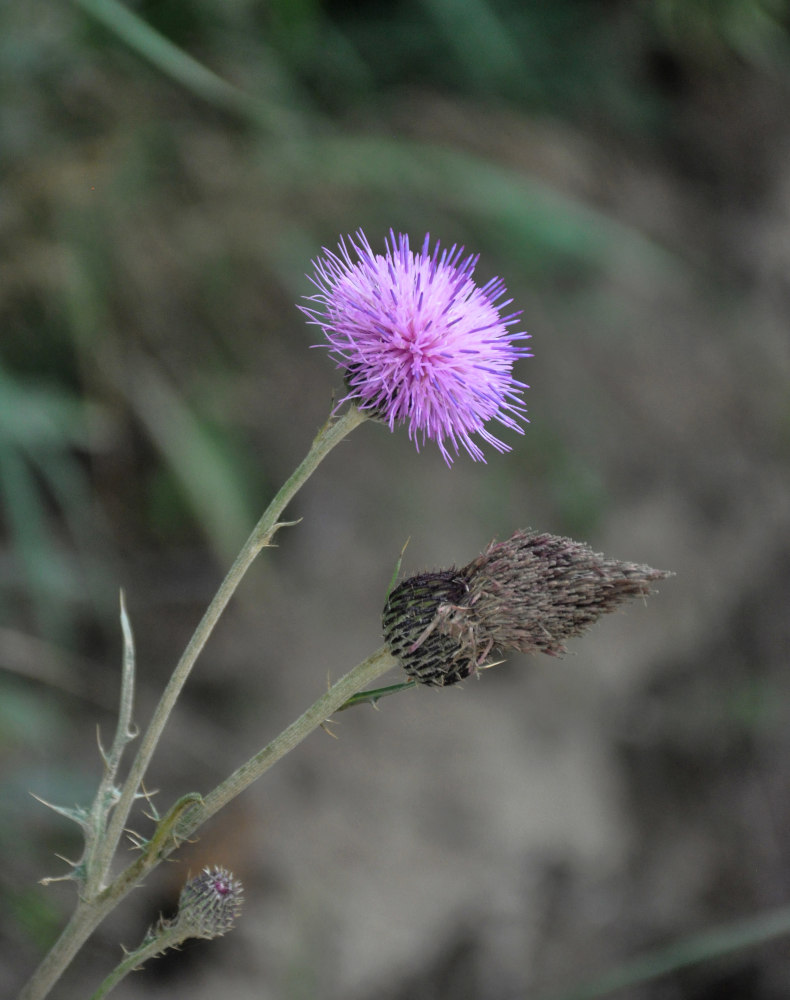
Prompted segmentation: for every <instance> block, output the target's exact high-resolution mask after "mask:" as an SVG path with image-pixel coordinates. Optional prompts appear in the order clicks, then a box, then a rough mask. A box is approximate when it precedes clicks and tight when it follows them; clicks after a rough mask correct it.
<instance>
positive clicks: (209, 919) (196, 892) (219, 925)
mask: <svg viewBox="0 0 790 1000" xmlns="http://www.w3.org/2000/svg"><path fill="white" fill-rule="evenodd" d="M243 892H244V887H243V886H242V884H241V882H240V881H239V880H238V879H236V878H234V877H233V875H232V874H231V873H230V872H229V871H227V869H225V868H218V867H216V866H215V867H213V868H204V869H203V871H202V872H201V873H200V874H199V875H198V876H197V877H196V878H193V879H190V880H189V882H187V883H186V885H185V886H184V888H183V889H182V890H181V896H180V897H179V900H178V915H177V916H176V918H175V921H174V924H175V925H177V926H178V929H179V930H180V931H183V932H184V937H196V938H215V937H220V936H221V935H223V934H227V932H228V931H229V930H231V929H232V927H233V924H234V921H235V920H236V917H238V915H239V913H241V905H242V903H243V902H244V897H243V895H242V893H243Z"/></svg>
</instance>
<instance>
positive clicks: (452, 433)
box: [300, 230, 531, 465]
mask: <svg viewBox="0 0 790 1000" xmlns="http://www.w3.org/2000/svg"><path fill="white" fill-rule="evenodd" d="M477 261H478V258H477V257H476V256H468V257H464V248H463V247H457V246H452V247H451V248H450V249H449V250H442V251H441V253H440V251H439V243H438V242H437V243H436V245H435V247H434V249H433V251H431V249H430V236H429V235H426V237H425V240H424V242H423V245H422V250H421V251H420V253H413V252H412V251H411V250H410V249H409V237H408V236H404V235H399V236H398V237H397V238H396V237H395V233H394V232H393V231H392V230H390V237H389V242H388V243H387V244H386V252H385V253H384V254H376V253H374V252H373V250H372V249H371V247H370V244H369V243H368V240H367V238H366V237H365V234H364V233H363V232H362V231H361V230H360V231H359V232H357V234H356V239H354V238H352V237H349V238H348V243H346V241H345V240H341V242H340V245H339V252H338V253H333V252H332V251H330V250H326V249H325V250H324V256H323V257H321V258H320V259H318V260H316V261H314V262H313V266H314V269H315V271H314V275H313V277H312V278H311V280H312V282H313V284H314V285H315V286H316V288H317V289H318V293H317V294H315V295H311V296H306V298H307V301H308V302H311V303H313V304H312V305H310V306H300V308H301V309H302V311H303V312H304V313H305V314H306V315H307V316H308V318H309V321H310V322H311V323H314V324H316V325H317V326H320V327H321V328H322V329H323V331H324V334H325V336H326V339H327V341H328V343H329V345H330V348H331V355H332V357H333V358H334V359H335V361H336V362H337V366H338V368H340V369H341V370H342V371H343V373H344V376H345V380H346V386H347V388H348V394H347V395H346V396H345V397H344V400H343V402H345V401H346V400H350V401H352V402H353V403H354V404H355V405H356V406H357V407H358V408H359V409H360V410H361V411H362V412H365V413H368V414H369V415H370V416H374V417H377V418H379V419H381V420H383V421H384V422H385V423H386V424H387V425H388V426H389V428H390V430H393V429H394V428H395V425H396V424H402V423H406V424H408V427H409V437H410V438H411V439H412V440H413V441H414V442H415V443H416V445H417V447H418V449H419V447H420V445H421V444H424V443H425V440H426V438H430V439H431V440H434V441H436V443H437V444H438V446H439V450H440V451H441V453H442V455H443V456H444V459H445V461H446V462H447V464H448V465H450V464H451V463H452V460H453V454H451V452H450V448H451V449H452V451H453V452H454V454H456V455H457V454H458V452H459V446H463V447H464V448H465V449H466V451H467V452H468V453H469V454H470V455H471V456H472V458H473V459H475V460H476V461H485V458H484V456H483V452H482V449H481V448H480V447H479V445H478V444H477V443H476V442H475V441H473V440H472V435H473V434H476V435H478V436H479V437H480V438H481V439H482V440H483V441H485V442H487V443H488V444H490V445H492V447H494V448H496V449H497V450H498V451H509V450H510V448H509V446H508V445H506V444H505V443H504V442H502V441H500V440H499V439H498V438H496V437H494V435H493V434H491V432H490V431H488V430H486V428H485V424H486V423H488V421H490V420H496V421H497V422H498V423H500V424H502V425H503V426H505V427H509V428H510V429H511V430H515V431H518V432H519V433H523V429H522V427H521V426H520V424H519V421H523V420H525V419H526V418H525V413H526V409H525V407H524V406H523V404H522V403H521V401H520V396H521V392H522V389H524V388H526V386H525V385H524V384H523V383H522V382H517V381H516V380H515V379H514V378H513V374H512V371H513V363H514V362H515V361H516V360H518V359H519V358H523V357H529V356H530V353H531V352H530V351H529V349H528V348H527V347H524V346H519V345H518V344H517V342H518V341H523V340H526V339H528V336H529V335H528V334H526V333H521V332H519V333H515V332H510V331H509V327H511V326H513V325H515V324H516V323H517V322H518V319H519V316H520V315H521V314H520V313H518V312H514V313H510V314H508V315H506V316H501V315H500V311H501V310H502V309H504V308H505V307H506V306H508V305H509V304H510V302H511V301H512V300H510V299H507V300H505V299H504V296H505V295H506V289H505V285H504V282H503V281H502V280H501V279H500V278H492V279H491V280H490V281H489V282H487V283H486V284H485V285H482V286H479V285H476V284H475V282H474V280H473V278H472V275H473V273H474V269H475V266H476V265H477Z"/></svg>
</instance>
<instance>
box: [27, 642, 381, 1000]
mask: <svg viewBox="0 0 790 1000" xmlns="http://www.w3.org/2000/svg"><path fill="white" fill-rule="evenodd" d="M395 665H396V661H395V659H394V658H393V657H392V655H391V654H390V653H389V651H388V650H387V648H386V646H382V647H381V648H380V649H378V650H376V652H375V653H373V654H372V655H371V656H369V657H368V658H367V659H366V660H363V661H362V663H359V664H357V666H356V667H354V669H353V670H350V671H349V672H348V673H347V674H345V675H344V676H343V677H341V678H340V680H338V681H337V682H336V683H335V684H333V685H332V687H331V688H329V690H328V691H327V692H326V693H325V694H323V695H321V697H320V698H319V699H318V700H317V701H316V702H314V703H313V704H312V705H311V706H310V708H308V709H307V711H306V712H303V713H302V715H300V716H299V718H298V719H297V720H296V721H295V722H293V723H291V725H290V726H288V728H287V729H285V730H283V732H282V733H280V735H279V736H276V737H275V738H274V739H273V740H272V741H271V743H268V744H267V745H266V746H265V747H264V748H263V749H262V750H260V751H259V752H258V753H257V754H255V755H254V756H253V757H251V758H250V759H249V760H248V761H247V762H246V764H242V766H241V767H239V768H238V769H237V770H236V771H234V772H233V774H232V775H231V776H230V777H229V778H227V779H226V780H225V781H223V782H222V783H221V784H219V785H218V786H217V787H216V788H215V789H214V790H213V791H212V792H209V794H208V795H206V796H205V798H201V797H200V796H199V795H197V794H196V793H191V794H189V795H185V796H183V797H182V798H180V799H179V800H178V801H177V802H176V803H175V805H174V806H173V807H172V808H171V809H170V810H169V811H168V813H167V815H166V816H165V818H164V819H163V820H162V823H161V824H160V827H164V828H165V829H164V832H165V833H167V834H168V836H166V837H165V836H163V835H160V829H159V827H158V828H157V832H156V833H155V835H154V837H153V838H152V840H151V841H150V843H149V844H148V846H147V847H146V849H145V851H144V853H143V854H141V855H140V857H138V858H137V859H136V860H135V861H134V862H133V863H132V864H131V865H129V866H128V868H126V869H125V870H124V871H122V872H121V873H120V875H118V876H117V878H116V879H115V881H114V882H112V884H111V885H109V886H108V887H107V888H106V889H105V890H104V891H103V892H102V893H100V894H99V896H98V897H97V898H96V899H95V900H93V901H91V902H85V901H80V903H79V904H78V906H77V909H76V911H75V912H74V914H73V916H72V918H71V920H70V921H69V923H68V925H67V926H66V928H65V930H64V931H63V933H62V934H61V936H60V940H59V941H58V942H57V943H56V944H55V946H54V947H53V948H52V949H51V951H50V952H49V954H48V955H47V956H46V957H45V959H44V961H43V962H42V964H41V966H39V968H38V970H37V971H36V973H35V975H34V977H33V978H32V979H31V980H30V982H29V983H28V985H27V986H26V987H25V989H24V990H23V991H22V993H21V994H20V995H19V1000H40V998H43V997H44V996H46V994H47V992H48V991H49V989H50V987H51V986H52V985H53V984H54V983H55V982H56V981H57V979H58V978H59V976H60V974H61V973H62V971H63V969H64V968H65V967H66V965H68V963H69V961H71V959H72V958H73V956H74V955H75V954H76V952H77V951H78V950H79V949H80V947H81V946H82V944H83V943H84V942H85V941H86V940H87V938H88V937H89V936H90V934H91V933H92V932H93V930H94V929H95V928H96V927H97V926H98V925H99V924H100V923H101V922H102V920H104V918H105V917H106V916H107V914H108V913H110V911H111V910H113V909H114V908H115V907H116V906H117V905H118V903H120V902H121V900H122V899H123V898H124V897H125V896H127V895H128V893H129V892H131V890H132V889H134V887H135V886H136V885H138V884H139V883H140V881H141V880H142V879H143V878H144V877H145V876H146V875H147V874H148V873H149V872H151V871H152V870H153V869H154V868H156V866H157V865H158V864H159V863H160V862H161V861H164V859H165V858H166V857H167V856H168V855H169V854H172V852H173V851H174V850H175V849H176V848H177V847H178V846H179V844H181V843H182V841H183V840H184V839H185V838H186V837H189V836H190V835H191V834H193V833H194V832H195V831H196V830H197V829H198V828H199V827H200V826H201V825H202V824H203V823H205V822H206V820H208V819H209V818H210V817H211V816H213V815H214V814H215V813H216V812H218V811H219V810H220V809H221V808H222V807H223V806H225V805H227V803H228V802H230V801H231V799H233V798H235V797H236V796H237V795H239V794H240V793H241V792H243V791H244V789H246V788H248V787H249V785H251V784H252V782H253V781H256V780H257V779H258V778H260V777H261V775H263V774H264V773H265V772H266V771H268V770H269V768H270V767H271V766H272V765H273V764H275V763H276V762H277V761H278V760H280V758H281V757H283V756H285V754H286V753H288V751H289V750H293V748H294V747H295V746H297V745H298V744H299V743H301V742H302V740H304V739H305V737H307V736H309V735H310V733H312V732H314V730H316V729H317V728H318V727H319V726H321V725H322V723H324V722H326V721H327V720H328V719H329V717H330V716H331V715H332V714H333V713H334V712H336V711H337V709H338V708H340V706H341V705H343V704H345V703H346V702H347V701H348V699H349V698H351V697H352V696H353V695H354V694H356V692H358V691H360V690H362V689H363V688H364V687H366V686H367V685H368V684H372V683H373V682H374V681H375V680H376V679H377V678H378V677H381V676H382V674H384V673H386V672H387V670H389V669H390V668H391V667H393V666H395ZM190 806H191V808H190ZM175 817H177V818H178V822H173V819H174V818H175Z"/></svg>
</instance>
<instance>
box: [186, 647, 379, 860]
mask: <svg viewBox="0 0 790 1000" xmlns="http://www.w3.org/2000/svg"><path fill="white" fill-rule="evenodd" d="M397 662H398V661H397V660H396V659H395V658H394V657H393V656H392V654H391V653H390V652H389V650H388V649H387V647H386V646H382V647H381V648H380V649H377V650H376V652H375V653H373V654H372V655H371V656H369V657H368V658H367V659H366V660H363V661H362V663H359V664H357V666H356V667H354V669H353V670H349V672H348V673H347V674H345V675H344V676H343V677H341V678H340V680H339V681H337V682H336V683H335V684H333V685H332V687H331V688H330V689H329V690H328V691H327V692H326V694H324V695H322V696H321V697H320V698H319V699H318V700H317V701H316V702H314V703H313V704H312V705H311V706H310V708H308V709H307V711H306V712H303V713H302V715H300V716H299V718H298V719H297V720H296V721H295V722H292V723H291V725H290V726H288V728H287V729H285V730H283V732H282V733H280V735H279V736H277V737H275V739H273V740H272V741H271V743H268V744H267V745H266V746H265V747H264V748H263V749H262V750H259V751H258V753H256V754H255V755H254V756H253V757H250V759H249V760H248V761H247V762H246V763H245V764H242V765H241V767H239V768H237V769H236V770H235V771H234V772H233V774H231V775H230V777H228V778H226V779H225V781H223V782H221V783H220V784H219V785H217V787H216V788H215V789H214V790H213V791H211V792H209V793H208V795H205V796H204V797H203V799H202V801H200V802H198V803H196V804H195V805H193V806H192V808H191V809H190V810H189V811H188V812H187V813H185V815H184V817H183V819H182V820H181V821H180V822H179V823H178V825H177V827H176V831H175V832H176V834H177V838H176V841H177V842H176V843H174V844H173V845H172V847H171V848H170V850H169V851H168V853H170V851H172V850H174V849H175V847H176V846H177V843H178V842H180V841H181V840H183V839H185V838H187V837H189V836H191V834H193V833H194V832H195V830H197V829H198V827H200V826H202V825H203V823H205V822H206V820H208V819H210V818H211V817H212V816H213V815H214V814H215V813H216V812H219V810H220V809H222V808H223V807H224V806H226V805H227V804H228V802H230V801H231V799H235V798H236V796H237V795H239V794H240V793H241V792H243V791H244V790H245V788H248V787H249V786H250V785H251V784H252V783H253V782H254V781H257V780H258V778H260V777H261V775H263V774H265V773H266V772H267V771H268V770H269V768H270V767H271V766H272V765H273V764H276V763H277V761H278V760H280V758H281V757H284V756H285V754H287V753H288V752H289V750H293V748H294V747H295V746H297V745H298V744H299V743H301V742H302V740H303V739H304V738H305V737H306V736H309V734H310V733H312V732H313V730H315V729H317V728H318V727H319V726H320V725H322V724H323V723H324V722H326V721H327V719H329V717H330V716H331V715H332V714H333V713H334V712H337V711H338V709H339V708H341V707H342V706H343V705H345V704H346V702H348V700H349V699H350V698H352V697H353V696H354V695H355V694H356V693H357V692H358V691H360V690H361V689H362V688H364V687H366V686H367V685H368V684H372V683H373V681H375V680H376V679H377V678H378V677H381V676H382V674H385V673H386V672H387V671H388V670H390V669H392V667H395V666H397Z"/></svg>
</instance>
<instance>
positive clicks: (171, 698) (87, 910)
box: [19, 407, 367, 1000]
mask: <svg viewBox="0 0 790 1000" xmlns="http://www.w3.org/2000/svg"><path fill="white" fill-rule="evenodd" d="M366 419H367V418H366V417H365V415H364V414H362V413H360V412H359V411H358V410H357V409H356V408H354V407H352V408H351V409H349V410H347V411H346V412H345V413H344V414H343V415H342V416H340V417H337V418H333V417H330V419H329V420H328V421H327V422H326V424H324V426H323V427H322V428H321V430H320V431H319V432H318V434H317V435H316V438H315V440H314V441H313V443H312V445H311V446H310V450H309V452H308V453H307V456H306V457H305V459H304V461H303V462H302V463H301V464H300V465H299V467H298V468H297V469H296V471H295V472H294V473H293V475H292V476H291V477H290V479H289V480H288V481H287V482H286V483H285V484H284V485H283V487H282V489H280V491H279V492H278V494H277V495H276V496H275V498H274V499H273V500H272V502H271V503H270V504H269V506H268V508H267V509H266V511H265V513H264V514H263V516H262V517H261V519H260V521H258V523H257V524H256V525H255V528H254V529H253V531H252V534H251V535H250V537H249V538H248V539H247V541H246V542H245V544H244V547H243V548H242V550H241V552H240V553H239V555H238V557H237V558H236V561H235V562H234V563H233V565H232V566H231V568H230V570H229V572H228V574H227V576H226V577H225V579H224V580H223V581H222V584H221V585H220V588H219V590H218V591H217V593H216V595H215V596H214V599H213V600H212V601H211V604H209V606H208V608H207V609H206V612H205V614H204V615H203V618H202V619H201V621H200V624H199V625H198V627H197V628H196V630H195V632H194V634H193V636H192V638H191V639H190V640H189V643H188V644H187V647H186V649H185V650H184V653H183V655H182V657H181V659H180V660H179V662H178V664H177V665H176V668H175V670H174V671H173V675H172V677H171V678H170V681H169V682H168V685H167V687H166V688H165V690H164V692H163V694H162V697H161V699H160V701H159V704H158V705H157V707H156V709H155V711H154V714H153V717H152V719H151V722H150V723H149V726H148V729H147V731H146V733H145V735H144V736H143V739H142V742H141V744H140V748H139V750H138V752H137V756H136V757H135V760H134V762H133V764H132V767H131V769H130V771H129V775H128V777H127V779H126V781H125V783H124V786H123V789H122V791H121V795H120V798H119V799H118V803H117V805H116V806H115V809H114V810H113V812H112V816H111V818H110V821H109V823H108V825H107V830H106V833H105V835H104V837H103V838H102V843H101V847H100V848H98V849H97V850H96V853H95V854H94V856H93V862H94V865H95V868H94V872H95V873H98V874H94V875H93V876H92V878H91V885H95V886H97V888H99V887H100V886H101V885H102V884H103V883H104V882H105V881H106V879H107V877H108V874H109V870H110V866H111V864H112V859H113V857H114V855H115V851H116V849H117V847H118V843H119V841H120V839H121V835H122V834H123V831H124V828H125V827H126V824H127V821H128V818H129V813H130V811H131V808H132V806H133V804H134V801H135V798H136V797H137V794H138V791H139V789H140V785H141V782H142V780H143V777H144V776H145V772H146V770H147V769H148V765H149V764H150V762H151V757H152V756H153V753H154V750H155V749H156V746H157V744H158V742H159V739H160V737H161V735H162V731H163V730H164V728H165V724H166V723H167V720H168V717H169V716H170V713H171V712H172V710H173V707H174V705H175V703H176V700H177V698H178V696H179V694H180V693H181V690H182V688H183V686H184V684H185V683H186V680H187V678H188V677H189V674H190V672H191V670H192V667H193V666H194V664H195V661H196V660H197V658H198V656H199V654H200V652H201V650H202V649H203V647H204V646H205V644H206V642H207V640H208V638H209V636H210V635H211V633H212V631H213V629H214V626H215V625H216V623H217V621H218V619H219V617H220V615H221V614H222V612H223V611H224V610H225V607H226V606H227V604H228V601H229V600H230V599H231V597H232V596H233V594H234V592H235V590H236V588H237V587H238V585H239V583H240V582H241V580H242V578H243V576H244V574H245V573H246V572H247V570H248V569H249V567H250V566H251V564H252V562H253V560H254V559H255V557H256V556H257V555H258V553H259V552H260V551H261V549H263V548H264V547H265V546H267V545H268V544H269V543H270V542H271V539H272V538H273V537H274V534H275V532H276V531H277V529H278V528H280V527H282V525H281V524H280V523H279V521H278V519H279V517H280V515H281V514H282V512H283V510H284V509H285V507H286V506H287V505H288V503H289V502H290V501H291V500H292V499H293V497H294V495H295V494H296V493H297V492H298V490H299V489H300V487H301V486H303V485H304V483H305V482H306V481H307V479H308V478H309V477H310V475H311V474H312V473H313V472H314V471H315V469H316V468H317V467H318V465H319V464H320V462H321V461H322V459H324V458H325V457H326V456H327V455H328V454H329V452H330V451H331V450H332V449H333V448H334V447H335V445H337V444H339V443H340V442H341V441H342V440H343V438H344V437H346V435H348V434H350V433H351V431H352V430H353V429H354V428H355V427H358V426H359V424H361V423H362V422H363V421H364V420H366ZM364 683H367V681H365V682H363V684H364ZM360 686H362V685H360ZM355 690H358V689H355ZM351 693H353V692H351ZM321 721H323V720H321ZM297 742H298V741H297ZM171 850H172V847H171ZM167 853H169V851H168V852H167ZM161 856H164V855H161ZM161 856H160V857H158V858H154V857H149V855H147V854H146V855H144V856H143V857H142V858H139V859H138V860H137V861H136V862H135V863H134V864H133V865H130V866H129V867H128V868H127V869H126V870H125V871H124V872H122V873H121V874H120V875H119V876H118V878H116V879H115V881H114V882H113V883H112V884H111V885H110V886H108V887H107V888H106V889H103V890H100V891H99V892H98V895H96V896H92V897H91V898H90V899H85V900H81V901H80V903H79V904H78V905H77V909H76V910H75V912H74V914H73V916H72V919H71V920H70V921H69V923H68V924H67V925H66V927H65V929H64V931H63V933H62V934H61V935H60V938H59V939H58V940H57V942H56V943H55V944H54V945H53V947H52V949H51V950H50V951H49V953H48V954H47V955H45V957H44V959H43V961H42V962H41V965H40V966H39V967H38V969H36V971H35V972H34V973H33V976H32V977H31V978H30V980H29V981H28V983H27V985H26V986H25V987H24V989H23V990H22V993H21V994H20V997H19V1000H42V998H43V997H45V996H46V995H47V993H49V991H50V989H51V988H52V986H53V985H54V984H55V983H56V982H57V980H58V979H59V978H60V976H61V974H62V973H63V970H64V969H65V968H66V967H67V966H68V964H69V963H70V962H71V960H72V958H73V957H74V956H75V955H76V953H77V952H78V951H79V949H80V948H81V947H82V945H83V944H84V943H85V941H86V940H87V938H88V936H89V935H90V934H91V933H92V932H93V930H94V929H95V928H96V927H97V926H98V925H99V924H100V923H101V921H102V920H103V919H104V917H105V916H106V915H107V914H108V913H109V912H110V911H111V910H112V909H113V908H114V907H115V906H116V905H117V904H118V903H119V902H120V901H121V899H122V898H123V897H124V896H125V895H126V893H127V892H129V891H130V890H131V889H132V888H134V886H135V885H136V884H137V883H138V882H139V880H140V879H141V878H142V877H143V876H144V875H145V874H146V873H147V871H149V870H150V869H151V868H152V867H154V865H155V864H157V863H158V860H161Z"/></svg>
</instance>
